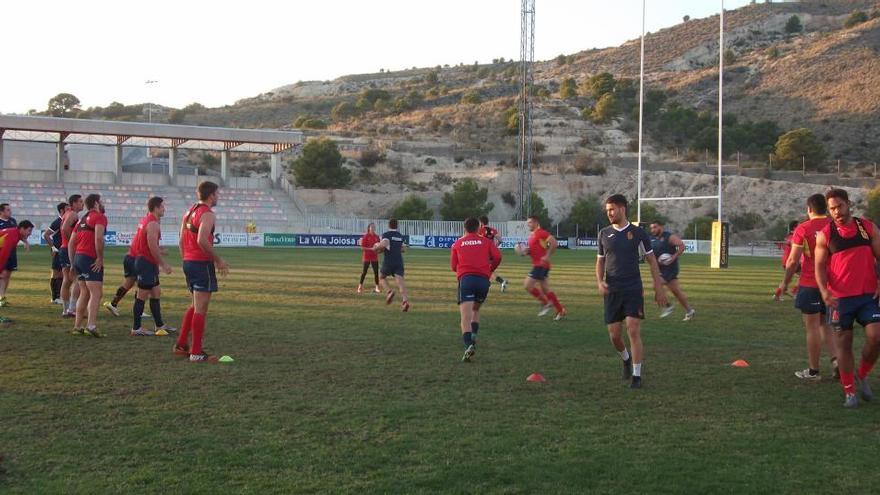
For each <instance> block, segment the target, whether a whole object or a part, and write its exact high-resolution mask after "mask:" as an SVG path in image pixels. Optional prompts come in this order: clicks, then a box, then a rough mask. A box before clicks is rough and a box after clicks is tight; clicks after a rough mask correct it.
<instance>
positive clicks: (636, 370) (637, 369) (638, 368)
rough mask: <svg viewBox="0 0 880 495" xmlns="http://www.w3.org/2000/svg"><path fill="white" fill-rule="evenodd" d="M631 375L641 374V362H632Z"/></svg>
mask: <svg viewBox="0 0 880 495" xmlns="http://www.w3.org/2000/svg"><path fill="white" fill-rule="evenodd" d="M633 376H642V363H633Z"/></svg>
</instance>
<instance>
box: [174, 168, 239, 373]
mask: <svg viewBox="0 0 880 495" xmlns="http://www.w3.org/2000/svg"><path fill="white" fill-rule="evenodd" d="M196 191H197V193H198V198H199V201H198V202H197V203H196V204H194V205H192V206H191V207H190V209H189V210H187V212H186V214H185V215H184V216H183V221H182V222H181V223H180V256H181V258H183V273H184V275H186V285H187V286H188V287H189V291H190V292H191V293H192V304H191V305H190V307H189V308H187V310H186V313H184V315H183V324H182V325H181V326H180V335H179V336H178V338H177V343H176V344H175V346H174V351H173V352H174V354H175V355H178V356H189V361H190V362H191V363H206V362H212V363H213V362H217V358H216V357H215V356H210V355H208V353H206V352H205V351H204V349H202V340H203V338H204V335H205V318H206V317H207V315H208V305H209V304H210V303H211V294H212V293H214V292H217V290H218V287H217V274H216V271H219V272H220V274H221V275H226V274H227V273H229V265H227V264H226V262H225V261H223V258H221V257H220V256H218V255H217V253H216V252H215V251H214V223H215V221H216V219H215V217H214V211H213V210H211V208H213V207H215V206H217V201H218V200H219V199H220V186H218V185H217V184H215V183H213V182H209V181H204V182H202V183H200V184H199V186H198V188H196ZM190 331H192V345H190V344H189V341H190V338H189V337H190V335H189V334H190Z"/></svg>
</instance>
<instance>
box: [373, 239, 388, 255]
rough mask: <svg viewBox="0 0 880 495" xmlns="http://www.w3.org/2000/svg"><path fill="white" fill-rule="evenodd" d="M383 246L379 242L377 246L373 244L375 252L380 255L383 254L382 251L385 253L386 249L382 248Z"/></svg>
mask: <svg viewBox="0 0 880 495" xmlns="http://www.w3.org/2000/svg"><path fill="white" fill-rule="evenodd" d="M381 244H382V243H381V242H377V243H376V244H373V250H374V251H379V252H380V253H381V252H382V251H384V250H385V248H383V247H380V245H381Z"/></svg>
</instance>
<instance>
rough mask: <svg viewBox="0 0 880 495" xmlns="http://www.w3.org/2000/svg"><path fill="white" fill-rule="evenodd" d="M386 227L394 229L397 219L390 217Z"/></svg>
mask: <svg viewBox="0 0 880 495" xmlns="http://www.w3.org/2000/svg"><path fill="white" fill-rule="evenodd" d="M388 228H389V229H396V228H397V219H396V218H392V219H391V220H388Z"/></svg>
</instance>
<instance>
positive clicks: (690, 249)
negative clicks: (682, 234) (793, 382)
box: [681, 240, 698, 253]
mask: <svg viewBox="0 0 880 495" xmlns="http://www.w3.org/2000/svg"><path fill="white" fill-rule="evenodd" d="M681 242H683V243H684V252H686V253H696V252H697V250H698V248H697V241H693V240H690V241H685V240H682V241H681Z"/></svg>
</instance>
